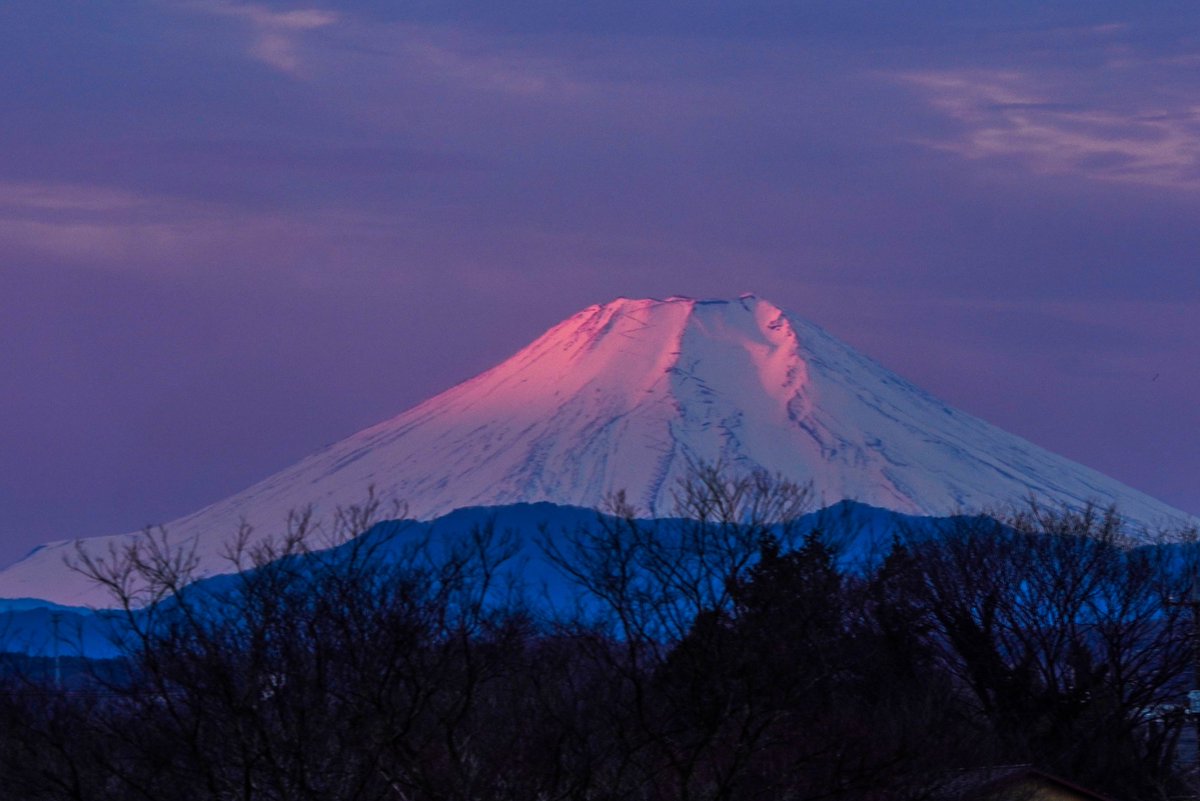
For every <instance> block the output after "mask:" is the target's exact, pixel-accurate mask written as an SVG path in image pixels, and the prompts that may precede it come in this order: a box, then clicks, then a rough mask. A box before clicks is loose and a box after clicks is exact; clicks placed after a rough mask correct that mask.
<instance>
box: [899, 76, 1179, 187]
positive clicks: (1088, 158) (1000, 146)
mask: <svg viewBox="0 0 1200 801" xmlns="http://www.w3.org/2000/svg"><path fill="white" fill-rule="evenodd" d="M900 77H901V80H902V81H903V82H904V83H906V84H908V85H909V86H912V87H914V88H916V89H917V90H918V91H919V92H920V93H922V94H923V95H924V96H925V98H926V100H927V101H928V102H929V104H930V105H931V106H932V107H933V108H935V109H937V110H938V111H940V112H942V113H943V114H944V115H945V116H946V117H948V118H949V119H951V120H953V121H954V122H955V123H957V124H958V126H959V130H958V131H957V132H956V133H954V134H952V135H949V136H946V137H943V138H939V139H926V140H923V141H924V144H927V145H929V146H931V147H935V148H938V149H940V150H944V151H949V152H953V153H957V154H958V155H960V156H963V157H966V158H971V159H986V158H1008V159H1014V160H1016V161H1018V162H1019V163H1021V164H1023V165H1024V166H1025V167H1027V168H1028V169H1030V170H1032V171H1034V172H1038V173H1043V174H1075V175H1081V176H1084V177H1087V178H1091V179H1094V180H1102V181H1117V182H1126V183H1137V184H1145V185H1150V186H1160V187H1170V188H1182V189H1190V190H1195V189H1200V106H1196V105H1192V106H1185V107H1182V108H1170V109H1164V108H1136V109H1117V108H1104V107H1096V106H1093V105H1083V104H1076V103H1072V102H1065V101H1064V100H1062V99H1061V98H1060V97H1057V96H1055V95H1053V94H1051V93H1050V92H1047V91H1045V90H1042V89H1039V88H1038V82H1037V81H1035V80H1034V78H1033V77H1032V76H1030V75H1028V74H1026V73H1023V72H1019V71H948V72H920V73H906V74H904V75H902V76H900Z"/></svg>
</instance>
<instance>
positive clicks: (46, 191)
mask: <svg viewBox="0 0 1200 801" xmlns="http://www.w3.org/2000/svg"><path fill="white" fill-rule="evenodd" d="M144 202H146V201H145V198H143V197H141V196H139V195H137V194H135V193H133V192H127V191H125V190H123V189H114V188H110V187H106V186H88V185H82V184H64V183H45V182H37V181H29V182H19V181H0V213H11V212H14V211H16V212H20V211H26V212H38V211H53V212H71V211H74V212H106V211H116V210H127V209H132V208H135V207H137V206H140V205H142V204H143V203H144Z"/></svg>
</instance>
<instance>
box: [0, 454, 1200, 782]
mask: <svg viewBox="0 0 1200 801" xmlns="http://www.w3.org/2000/svg"><path fill="white" fill-rule="evenodd" d="M806 500H807V498H806V497H805V493H804V492H803V491H801V490H800V489H799V488H797V487H795V486H792V485H788V484H786V483H782V482H777V481H770V480H767V479H764V478H762V477H751V478H747V479H741V480H731V479H727V478H724V477H722V476H721V475H719V474H718V473H717V472H716V471H711V470H702V471H700V472H699V473H698V475H697V477H696V478H695V479H694V480H693V481H692V482H690V483H689V484H687V485H686V486H684V487H682V488H681V491H680V497H679V501H680V506H681V509H680V511H681V513H682V516H684V517H688V518H691V520H690V521H689V522H679V521H676V522H673V523H671V524H669V525H668V524H664V523H653V522H646V521H639V520H638V519H636V517H635V516H634V515H633V514H632V511H631V510H628V509H625V508H623V504H622V503H621V502H620V499H619V498H618V499H617V500H616V502H615V504H614V510H613V511H614V512H616V514H614V515H613V516H608V517H603V518H601V519H599V521H598V522H597V524H596V525H595V526H594V527H591V528H588V529H586V530H581V531H576V532H545V533H544V535H543V537H542V542H541V547H542V549H543V552H544V554H545V556H546V558H547V559H548V560H549V561H550V562H551V563H552V564H553V565H555V567H556V568H557V569H558V570H560V571H561V573H562V575H563V576H564V577H566V579H567V580H569V583H570V585H571V586H572V587H573V588H574V590H575V593H574V595H570V596H568V594H566V593H562V592H559V593H556V594H555V597H553V598H551V599H546V598H541V597H538V595H537V594H536V593H535V592H532V591H531V590H529V589H527V588H523V587H521V586H519V585H518V584H517V583H515V582H514V581H513V576H514V574H515V573H516V571H514V570H511V569H506V567H505V563H506V560H509V559H510V558H511V557H512V556H513V554H514V553H515V552H516V548H515V545H514V543H513V541H512V540H511V538H509V537H508V536H506V535H505V534H504V533H503V532H497V531H495V530H489V529H486V528H484V529H480V530H476V531H472V532H467V533H464V534H463V536H462V537H461V538H459V539H458V540H456V541H454V542H450V543H448V542H439V543H431V542H422V543H408V544H407V545H403V546H399V545H395V544H388V543H384V542H381V541H380V540H378V539H371V538H355V539H351V540H350V541H349V542H347V543H346V544H345V545H343V546H341V547H340V548H337V549H334V550H326V551H319V552H310V551H309V550H308V546H307V543H308V542H309V541H310V539H311V536H310V534H311V532H310V530H309V529H310V526H309V521H308V520H307V519H306V518H303V517H301V518H298V519H296V520H295V521H293V524H294V525H293V527H292V532H291V534H290V535H289V536H288V537H286V538H284V539H282V540H280V541H279V542H277V543H275V544H274V545H273V546H259V547H257V548H249V547H246V545H245V543H246V542H248V540H247V539H245V538H243V539H242V540H240V543H241V544H235V545H234V546H233V548H232V549H231V559H233V560H235V561H236V562H237V563H238V564H240V565H242V567H243V569H242V570H240V571H239V572H238V573H237V574H236V575H235V576H234V577H233V578H232V579H230V580H229V581H227V582H224V583H223V584H221V585H220V586H221V589H220V591H219V592H220V595H221V598H220V600H219V601H218V600H216V599H215V598H214V593H215V592H217V591H214V590H211V589H204V588H203V585H192V586H191V587H188V586H186V585H187V584H188V579H189V577H190V576H189V571H190V570H191V567H192V564H193V561H192V560H191V559H190V558H189V557H188V555H187V554H186V553H180V552H178V551H176V550H174V549H172V548H170V547H169V544H168V542H167V541H166V540H165V539H163V538H158V537H147V538H146V539H145V540H144V541H142V542H141V543H140V544H139V545H138V546H136V547H133V548H131V549H129V550H128V551H125V552H122V553H114V554H109V555H107V557H106V558H105V559H84V560H83V561H82V563H81V565H80V567H81V569H84V570H87V571H88V572H89V573H90V574H91V575H92V576H93V577H94V578H95V579H96V580H97V581H101V582H103V583H105V584H106V585H108V586H109V588H110V589H111V590H112V592H113V593H114V597H115V598H116V599H117V601H118V602H119V603H120V604H122V605H123V606H124V607H125V609H126V610H127V611H128V613H129V614H128V616H127V621H126V623H127V625H126V628H125V630H124V637H125V639H124V641H123V643H122V649H123V652H124V654H125V656H124V658H123V659H122V660H119V661H117V662H112V663H105V664H104V665H103V666H102V668H101V669H97V670H94V671H90V672H87V671H85V672H81V671H80V670H79V666H78V664H77V663H72V669H71V672H70V676H69V680H63V678H62V676H61V675H58V676H57V677H56V676H55V675H54V674H53V672H52V670H51V666H50V663H48V662H45V661H41V662H38V663H37V665H36V666H35V669H31V670H26V671H22V670H18V669H17V668H18V667H19V666H20V664H21V662H20V660H16V659H13V660H10V661H9V662H7V663H5V664H6V668H7V669H6V670H5V671H4V678H3V680H2V682H3V685H2V687H0V690H2V691H0V776H2V777H3V778H2V780H0V799H23V800H28V801H31V800H35V799H45V800H46V801H50V800H51V799H54V800H57V799H79V800H80V801H82V800H83V799H87V800H88V801H103V800H104V799H146V800H147V801H150V800H152V799H164V800H165V799H171V801H187V800H188V799H244V800H246V801H249V800H250V799H278V800H279V801H302V800H303V799H313V801H317V800H318V799H319V801H333V800H335V799H399V800H404V801H435V800H438V801H441V800H443V799H444V800H445V801H459V800H461V801H467V800H468V799H480V800H487V801H491V800H493V799H495V800H496V801H501V800H507V799H511V800H512V801H537V800H539V799H541V800H545V801H550V799H564V800H565V799H579V800H580V801H582V800H583V799H614V800H615V799H636V800H641V799H644V800H645V801H668V800H670V801H676V800H684V801H688V800H690V799H695V800H696V801H709V800H710V799H712V800H716V799H924V798H929V799H939V798H948V797H951V795H953V793H952V789H954V790H955V792H961V790H962V786H963V785H962V782H961V781H960V780H959V777H961V776H962V775H963V773H962V771H964V770H968V769H975V768H980V767H985V766H994V765H1011V764H1018V763H1021V764H1025V763H1029V764H1033V765H1036V766H1037V767H1039V768H1042V769H1044V770H1046V771H1048V772H1051V773H1053V774H1056V775H1059V776H1062V777H1064V778H1067V779H1070V780H1072V781H1075V782H1077V783H1079V784H1082V785H1085V786H1089V787H1091V788H1093V789H1095V790H1097V791H1100V792H1104V793H1107V794H1109V795H1111V796H1113V797H1117V798H1124V799H1159V798H1167V797H1169V796H1172V795H1178V794H1179V793H1180V792H1184V791H1186V780H1187V779H1188V774H1187V771H1186V766H1184V765H1181V764H1180V760H1179V755H1178V753H1177V752H1178V750H1179V749H1178V742H1179V739H1180V735H1181V733H1182V731H1183V728H1184V726H1185V725H1186V721H1185V719H1184V716H1183V714H1182V710H1181V709H1180V702H1181V700H1182V698H1183V695H1184V693H1185V691H1186V689H1187V687H1188V686H1189V684H1190V682H1191V669H1192V665H1191V659H1192V652H1191V633H1192V619H1191V611H1190V609H1189V607H1187V606H1186V605H1179V604H1177V603H1172V602H1171V601H1172V599H1177V598H1180V597H1184V593H1186V592H1188V591H1189V590H1190V585H1189V582H1190V576H1191V573H1192V571H1191V570H1190V568H1189V566H1187V565H1185V564H1182V563H1181V562H1182V560H1181V556H1180V554H1181V553H1183V552H1184V550H1185V549H1167V548H1128V547H1125V543H1124V542H1123V541H1122V537H1121V532H1120V527H1119V525H1118V521H1117V519H1116V518H1115V517H1114V516H1113V515H1110V514H1103V513H1100V512H1097V511H1095V510H1092V511H1086V512H1083V513H1073V512H1052V513H1051V512H1045V511H1044V510H1040V509H1037V508H1032V509H1030V510H1029V511H1027V512H1024V513H1021V514H1016V515H1008V516H1006V517H1005V518H1004V519H1003V520H1002V521H999V522H997V521H995V520H988V519H985V518H963V519H961V521H960V522H959V523H958V524H957V525H956V526H955V527H954V530H950V531H944V532H941V533H939V534H938V535H936V536H929V535H926V536H917V535H914V534H912V533H910V532H896V536H895V538H894V541H893V543H892V545H891V547H890V549H889V550H888V552H887V553H885V554H882V555H880V557H879V558H878V559H875V560H874V561H873V562H872V564H871V565H870V566H868V567H862V568H860V569H847V568H845V567H844V563H845V560H840V559H839V558H838V557H839V554H838V552H837V551H838V548H837V543H836V542H833V541H831V538H830V537H829V536H828V533H827V532H824V531H822V530H821V529H819V528H816V529H809V530H800V529H799V528H797V527H796V526H792V525H789V524H788V523H786V522H784V523H783V524H779V523H778V522H776V521H780V520H783V521H788V520H794V519H796V518H797V517H798V516H799V513H800V512H801V511H803V507H804V504H805V501H806ZM372 511H373V508H372V506H371V505H368V506H367V507H366V508H364V509H361V510H355V511H354V512H352V513H351V514H349V515H348V516H346V517H345V518H343V519H342V521H341V522H342V524H343V526H344V528H345V531H346V532H349V533H354V532H357V531H362V530H365V528H366V526H367V524H368V523H369V519H368V518H369V517H370V514H371V513H372ZM31 664H32V663H31Z"/></svg>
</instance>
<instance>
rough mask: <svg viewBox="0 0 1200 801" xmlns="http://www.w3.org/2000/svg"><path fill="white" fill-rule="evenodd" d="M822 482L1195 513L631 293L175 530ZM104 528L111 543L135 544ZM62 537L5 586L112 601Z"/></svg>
mask: <svg viewBox="0 0 1200 801" xmlns="http://www.w3.org/2000/svg"><path fill="white" fill-rule="evenodd" d="M702 462H703V463H716V464H721V465H724V466H726V467H727V468H728V469H730V470H734V471H750V470H766V471H768V472H770V473H778V474H781V475H783V476H786V477H788V478H790V479H793V480H795V481H798V482H811V483H812V486H813V489H814V493H815V495H816V497H817V499H818V501H819V502H821V503H824V504H833V503H835V502H837V501H840V500H843V499H852V500H857V501H861V502H863V503H867V504H871V505H873V506H878V507H884V508H888V509H893V510H896V511H900V512H906V513H915V514H947V513H952V512H956V511H961V510H978V509H987V508H996V507H999V506H1005V505H1010V504H1013V503H1019V502H1021V501H1022V500H1023V499H1025V498H1027V497H1029V496H1030V495H1036V496H1039V497H1041V498H1043V499H1045V500H1048V501H1050V502H1053V503H1064V504H1070V505H1074V506H1080V505H1082V504H1084V503H1087V502H1089V501H1095V502H1099V503H1102V504H1108V503H1116V504H1118V506H1119V507H1120V509H1121V510H1122V511H1123V512H1124V514H1125V515H1126V516H1127V518H1128V519H1129V520H1131V521H1132V522H1133V523H1135V524H1138V525H1144V526H1147V527H1154V526H1157V525H1160V524H1171V523H1180V522H1184V523H1186V522H1191V519H1190V518H1189V517H1188V516H1187V515H1185V514H1183V513H1182V512H1179V511H1178V510H1175V509H1172V508H1170V507H1168V506H1166V505H1165V504H1162V503H1160V502H1158V501H1156V500H1154V499H1152V498H1150V497H1148V496H1146V495H1144V494H1142V493H1140V492H1137V491H1136V490H1133V489H1130V488H1129V487H1126V486H1124V485H1121V484H1119V483H1118V482H1116V481H1113V480H1112V479H1109V478H1107V477H1105V476H1102V475H1100V474H1099V473H1097V472H1095V471H1093V470H1090V469H1088V468H1086V467H1083V466H1081V465H1079V464H1076V463H1074V462H1071V461H1069V460H1067V459H1064V458H1062V457H1059V456H1056V455H1054V454H1051V453H1049V452H1047V451H1045V450H1043V449H1041V448H1039V447H1037V446H1035V445H1033V444H1031V443H1029V442H1027V441H1025V440H1023V439H1020V438H1019V437H1015V436H1012V435H1010V434H1007V433H1005V432H1003V431H1001V430H1000V429H997V428H995V427H994V426H991V425H989V424H987V423H985V422H983V421H981V420H979V419H977V418H974V417H971V416H970V415H968V414H965V413H963V412H960V411H957V410H955V409H952V408H950V407H948V406H946V405H945V404H943V403H942V402H940V401H938V400H937V399H936V398H934V397H932V396H931V395H929V394H928V393H926V392H924V391H922V390H921V389H919V388H917V387H915V386H914V385H912V384H911V383H909V382H908V381H905V380H904V379H902V378H900V377H899V376H897V375H895V374H894V373H892V372H890V371H889V370H887V369H886V368H884V367H882V366H880V365H879V364H878V363H876V362H874V361H872V360H871V359H869V358H867V357H866V356H863V355H862V354H860V353H858V352H856V351H855V350H854V349H852V348H850V347H849V346H848V345H846V344H844V343H842V342H840V341H839V340H837V339H835V338H834V337H832V336H830V335H829V334H828V333H826V332H825V331H824V330H822V329H821V328H819V327H818V326H816V325H813V324H812V323H809V322H807V321H805V320H803V319H801V318H799V317H796V316H794V315H792V314H789V313H787V312H784V311H782V310H781V309H780V308H779V307H777V306H775V305H774V304H772V303H770V302H768V301H766V300H763V299H761V298H758V297H756V296H754V295H743V296H741V297H739V298H736V299H733V300H697V299H693V298H686V297H680V296H675V297H670V298H666V299H663V300H656V299H631V298H619V299H617V300H614V301H612V302H610V303H605V304H600V305H595V306H590V307H588V308H586V309H583V310H582V311H580V312H578V313H576V314H574V315H572V316H571V317H569V318H567V319H566V320H564V321H563V322H561V323H559V324H558V325H556V326H554V327H552V328H551V329H550V330H548V331H547V332H546V333H545V334H543V335H542V336H540V337H538V338H537V339H536V340H534V341H533V342H532V343H530V344H529V345H527V346H526V347H525V348H523V349H521V350H520V351H518V352H517V353H516V354H514V355H513V356H512V357H510V358H509V359H507V360H505V361H504V362H502V363H500V364H499V365H497V366H496V367H493V368H492V369H490V370H488V371H486V372H484V373H482V374H480V375H478V376H476V377H475V378H472V379H470V380H468V381H465V382H463V383H462V384H459V385H458V386H456V387H453V388H451V389H449V390H447V391H445V392H443V393H441V394H440V395H437V396H435V397H433V398H431V399H429V400H427V401H425V402H424V403H422V404H420V405H418V406H416V407H414V408H412V409H410V410H408V411H406V412H404V413H402V414H400V415H398V416H396V417H394V418H392V419H390V420H387V421H384V422H382V423H380V424H378V425H376V426H373V427H371V428H368V429H366V430H364V431H361V432H359V433H357V434H355V435H353V436H351V437H348V438H347V439H345V440H343V441H341V442H338V443H336V444H334V445H331V446H329V447H327V448H325V449H324V450H322V451H320V452H318V453H315V454H313V455H312V456H310V457H308V458H306V459H304V460H302V461H301V462H299V463H297V464H296V465H293V466H292V467H289V468H287V469H285V470H282V471H280V472H279V473H277V474H275V475H274V476H271V477H269V478H267V479H266V480H264V481H262V482H260V483H259V484H256V485H255V486H253V487H250V488H249V489H247V490H245V491H243V492H241V493H239V494H237V495H234V496H233V497H231V498H228V499H226V500H223V501H220V502H218V503H215V504H213V505H212V506H209V507H207V508H205V509H202V510H200V511H199V512H196V513H194V514H192V515H189V516H187V517H184V518H181V519H179V520H176V521H174V522H171V523H168V524H167V528H168V530H169V531H170V532H171V533H172V535H173V536H174V538H175V540H176V541H177V542H178V541H185V540H194V541H195V542H196V543H197V553H198V556H199V557H200V559H201V564H202V567H203V569H204V570H206V571H208V572H219V571H220V570H222V569H224V568H227V566H226V565H225V564H224V563H223V562H222V561H221V559H220V554H221V553H222V549H223V547H224V545H225V543H226V542H227V541H228V540H229V538H230V537H232V536H233V534H234V533H235V532H236V531H237V529H238V525H239V523H240V522H241V521H242V520H246V521H248V522H249V523H251V524H252V525H254V526H255V528H256V530H257V531H259V532H262V533H264V534H269V533H271V532H273V531H277V530H278V529H279V527H280V526H281V525H282V524H283V522H284V521H285V520H286V518H287V515H288V512H289V511H292V510H295V509H299V508H303V507H306V506H308V505H310V504H311V505H313V506H315V508H316V512H317V514H318V515H322V514H324V515H329V514H331V513H332V512H333V510H334V509H336V508H337V507H338V506H344V505H349V504H354V503H358V502H361V501H362V500H363V499H364V498H365V496H366V493H367V489H368V487H374V488H375V491H376V493H377V494H378V495H379V496H381V497H382V498H383V499H385V500H391V499H395V500H396V501H399V502H401V503H404V504H406V505H407V508H408V511H409V513H410V514H411V515H413V516H415V517H418V518H423V519H431V518H434V517H438V516H441V515H443V514H446V513H448V512H450V511H452V510H454V509H456V508H460V507H466V506H501V505H507V504H514V503H522V502H538V501H550V502H552V503H557V504H563V505H571V506H583V507H596V506H599V505H601V504H602V503H603V501H604V499H605V498H606V496H608V495H609V494H610V493H612V492H614V491H616V490H621V489H623V490H625V491H626V495H627V497H628V499H629V500H630V501H632V502H633V503H634V504H636V505H637V506H638V507H640V508H641V509H642V510H643V511H645V512H646V513H648V514H662V513H669V512H671V511H673V495H672V491H673V489H674V488H675V487H676V486H677V485H678V482H679V481H680V480H681V479H683V478H685V477H686V476H687V475H688V473H689V471H690V470H691V469H692V467H693V466H694V465H695V464H697V463H702ZM126 536H129V535H121V536H118V537H115V538H100V539H99V540H98V541H95V542H89V543H88V547H89V548H93V549H95V550H97V551H103V550H105V549H107V548H108V546H109V545H110V544H119V543H120V542H122V541H123V537H126ZM72 547H73V545H72V544H71V543H69V542H59V543H51V544H50V545H47V546H45V547H43V548H41V549H39V550H37V551H36V552H34V553H32V554H31V555H30V556H29V557H27V558H26V559H25V560H23V561H21V562H18V563H17V564H15V565H13V566H11V567H9V568H7V569H6V570H4V571H0V598H3V597H9V598H17V597H41V598H47V599H49V600H54V601H58V602H61V603H66V604H79V603H98V604H102V603H104V602H105V600H106V599H105V598H104V597H103V595H102V594H100V593H99V591H98V590H97V589H96V588H95V587H93V586H92V585H91V584H90V583H88V582H87V580H86V579H84V578H83V577H81V576H78V575H77V574H73V573H70V572H68V571H67V570H66V569H65V568H64V567H63V557H64V555H69V554H70V553H71V549H72Z"/></svg>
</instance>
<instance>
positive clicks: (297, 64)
mask: <svg viewBox="0 0 1200 801" xmlns="http://www.w3.org/2000/svg"><path fill="white" fill-rule="evenodd" d="M185 7H186V8H189V9H191V10H194V11H198V12H201V13H205V14H211V15H214V16H219V17H226V18H229V19H234V20H238V21H241V22H242V23H243V24H244V25H246V26H248V27H249V29H250V34H251V38H250V44H249V46H248V48H247V54H248V55H249V56H251V57H252V58H255V59H257V60H258V61H261V62H262V63H264V64H266V65H268V66H270V67H272V68H274V69H276V70H279V71H280V72H284V73H287V74H289V75H300V74H301V73H302V72H303V67H304V62H303V59H302V57H301V53H300V39H301V37H302V36H303V34H305V33H307V32H309V31H314V30H317V29H319V28H325V27H328V26H330V25H333V24H335V23H336V22H338V20H339V16H338V15H337V14H336V13H334V12H332V11H325V10H323V9H316V8H300V9H292V10H287V11H276V10H274V9H270V8H267V7H266V6H263V5H257V4H254V3H239V2H235V0H192V2H188V3H186V4H185Z"/></svg>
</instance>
